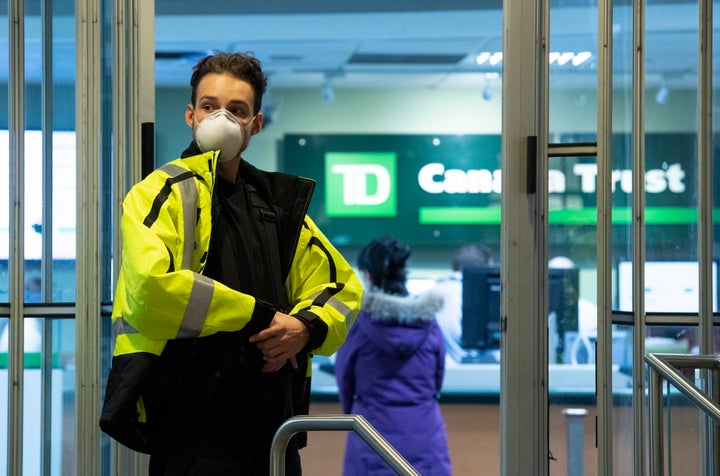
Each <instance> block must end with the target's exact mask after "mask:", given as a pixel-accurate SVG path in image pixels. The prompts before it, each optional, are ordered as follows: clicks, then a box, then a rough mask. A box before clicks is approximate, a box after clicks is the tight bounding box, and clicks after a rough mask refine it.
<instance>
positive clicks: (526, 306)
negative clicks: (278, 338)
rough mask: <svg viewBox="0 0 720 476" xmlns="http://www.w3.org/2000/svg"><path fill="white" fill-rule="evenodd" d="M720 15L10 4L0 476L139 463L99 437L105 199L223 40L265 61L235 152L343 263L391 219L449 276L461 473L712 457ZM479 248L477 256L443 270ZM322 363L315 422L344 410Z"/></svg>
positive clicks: (424, 5)
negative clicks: (304, 187) (308, 188)
mask: <svg viewBox="0 0 720 476" xmlns="http://www.w3.org/2000/svg"><path fill="white" fill-rule="evenodd" d="M719 4H720V2H718V1H700V0H645V1H642V2H630V1H626V0H618V1H598V2H588V1H584V0H562V1H561V0H557V1H550V2H540V3H539V4H538V2H535V1H534V0H517V1H515V0H513V1H512V2H510V1H501V0H490V1H486V2H471V1H469V0H447V1H444V2H431V1H426V0H414V1H413V0H395V1H393V2H383V1H376V0H370V1H364V2H360V1H349V2H333V1H330V0H315V1H296V2H285V1H282V0H266V1H262V2H260V1H247V2H234V1H231V0H216V1H213V2H190V1H170V0H155V1H154V2H144V0H122V1H110V0H73V1H69V0H54V1H50V0H32V1H21V0H9V1H8V2H5V3H4V4H3V5H0V17H1V18H2V19H3V20H4V21H5V23H4V24H5V25H7V27H6V28H3V29H0V39H2V40H3V41H2V43H3V44H4V45H5V47H4V49H3V50H0V51H3V52H2V53H0V89H2V90H3V91H4V92H5V94H3V95H2V98H0V104H2V106H3V109H4V111H5V114H3V115H0V154H4V160H2V162H0V163H2V167H5V173H3V174H0V448H1V449H0V476H3V475H8V476H15V475H18V476H19V475H43V476H44V475H53V476H56V475H57V476H60V475H63V476H65V475H92V476H96V475H113V476H114V475H121V476H125V475H140V474H147V465H148V459H147V456H146V455H143V454H140V453H137V452H134V451H132V450H130V449H128V448H125V447H123V446H122V445H120V444H118V443H116V442H115V441H113V440H112V439H111V438H109V437H108V436H107V435H106V434H104V433H103V432H102V431H100V428H99V426H98V419H99V414H100V409H101V406H102V401H103V396H104V391H105V385H106V380H107V375H108V372H109V369H110V363H111V358H112V350H113V349H112V346H113V338H112V329H111V322H110V309H111V305H112V302H113V298H114V296H113V293H114V291H115V285H116V280H117V275H118V270H119V265H120V249H121V243H120V232H119V217H120V214H121V209H120V203H121V201H122V199H123V197H124V195H125V194H126V193H127V191H128V190H129V188H130V187H131V186H132V185H133V184H135V183H137V182H138V181H139V180H141V179H142V177H144V176H145V175H147V174H148V173H149V172H150V171H151V170H153V169H154V168H156V167H160V166H162V165H164V164H166V163H167V162H169V161H171V160H174V159H176V158H178V157H179V156H180V154H181V153H182V151H183V150H184V149H185V148H186V147H187V145H188V144H189V143H190V141H191V139H192V130H191V129H190V128H189V127H188V126H187V124H186V122H185V116H184V114H185V110H186V108H187V105H188V103H189V102H190V84H189V79H190V75H191V74H192V68H193V66H194V65H195V63H196V62H197V61H198V60H199V59H200V58H202V57H204V56H205V55H207V54H211V53H213V52H219V51H225V52H251V53H252V54H253V55H254V56H256V57H257V58H258V59H259V60H260V61H261V63H262V65H263V69H264V71H265V73H266V74H267V76H268V89H267V92H266V94H265V97H264V99H263V107H262V113H263V117H264V123H263V127H262V131H261V132H260V133H259V134H257V135H255V136H253V138H252V140H251V142H250V145H249V147H248V149H247V150H246V151H245V152H244V153H243V158H244V159H245V160H247V161H248V162H250V163H251V164H253V165H254V166H256V167H258V168H260V169H263V170H268V171H280V172H288V173H292V174H296V175H300V176H303V177H307V178H310V179H313V180H314V181H315V190H314V193H313V198H312V200H311V202H310V206H309V210H308V215H310V216H311V217H312V219H313V220H314V221H315V223H316V224H317V225H318V227H319V228H320V229H321V230H322V231H323V233H324V234H325V235H326V237H327V238H328V239H329V240H330V242H331V243H332V244H333V245H334V246H335V247H336V248H337V249H338V250H339V251H340V252H341V253H342V254H343V256H344V257H345V258H346V259H347V260H348V261H349V263H350V264H351V265H352V266H353V267H355V268H356V270H357V259H358V254H359V252H360V250H361V249H362V248H363V247H364V246H365V245H366V244H367V243H369V242H370V241H371V240H373V239H374V238H377V237H381V236H392V237H395V238H397V239H398V240H400V241H402V242H403V243H406V244H407V245H408V246H409V248H410V250H411V255H410V258H409V261H408V280H407V287H408V290H409V291H410V292H411V293H412V294H422V293H426V292H428V291H431V290H433V289H437V288H438V286H443V285H445V284H447V283H450V282H453V281H454V282H456V283H457V287H456V288H457V290H458V291H459V292H460V293H461V294H460V296H461V297H462V299H461V301H459V302H461V303H462V304H458V311H459V313H458V315H457V316H456V320H455V322H454V327H453V329H452V330H449V329H448V328H445V327H444V326H441V327H442V330H443V332H444V339H445V349H446V356H445V369H444V376H443V383H442V390H441V392H440V394H439V396H438V398H439V401H440V405H441V410H442V414H443V417H444V419H445V424H446V428H447V436H448V443H449V450H450V458H451V462H452V467H453V474H456V475H458V476H464V475H477V474H483V475H485V474H502V475H518V476H520V475H522V476H525V475H558V476H559V475H573V476H574V475H581V474H582V475H637V476H640V475H646V474H673V472H674V473H675V474H683V475H693V474H717V472H718V469H717V468H719V467H720V436H718V435H719V434H720V432H718V428H717V425H718V422H719V421H720V406H719V404H718V401H719V395H720V391H719V390H718V388H720V384H718V382H719V381H720V380H718V378H717V375H716V374H715V372H716V371H717V368H718V367H720V364H718V362H717V358H716V354H717V353H718V351H719V349H720V332H718V331H717V326H718V325H720V321H718V319H717V313H718V270H717V264H718V259H720V246H719V245H720V240H719V239H718V238H717V237H716V236H715V232H716V231H717V227H716V226H715V223H716V222H717V220H715V218H717V217H718V214H717V210H716V208H715V202H716V201H718V202H720V192H718V191H717V190H720V183H719V182H720V172H717V171H716V170H715V168H716V166H717V165H716V164H717V163H718V161H716V160H714V159H716V158H718V154H719V153H718V151H719V150H720V148H719V147H718V142H717V140H718V138H720V136H718V134H717V130H718V120H717V119H716V117H715V115H716V114H715V113H716V112H717V111H718V99H717V95H716V94H715V92H716V91H717V88H718V78H720V71H719V72H718V74H715V71H718V68H719V66H718V65H717V64H714V63H713V61H712V59H713V57H716V56H717V55H716V54H715V52H717V51H718V48H720V45H718V39H717V38H718V35H715V31H719V29H718V25H719V20H718V10H719V9H718V8H717V7H719V6H720V5H719ZM715 63H717V62H715ZM337 164H341V165H342V166H343V167H341V168H337V167H334V165H337ZM352 167H356V168H355V169H353V168H352ZM338 170H344V172H338ZM358 170H359V171H360V172H358ZM716 177H718V178H716ZM468 244H476V245H481V246H482V247H484V249H487V250H488V252H489V254H490V257H491V259H490V260H489V261H488V262H487V263H485V264H484V265H477V266H468V267H465V268H462V269H454V268H453V260H454V258H455V256H456V253H457V252H458V250H459V249H460V248H461V247H463V246H464V245H468ZM716 249H717V250H718V251H716ZM716 255H718V256H719V258H715V256H716ZM335 362H336V355H316V356H314V357H313V360H312V387H311V405H310V414H311V415H313V416H323V415H326V416H333V415H338V414H340V413H341V412H342V410H341V407H340V404H339V402H338V385H337V381H336V375H335ZM346 434H347V431H339V432H338V431H310V432H309V433H308V442H309V444H308V446H307V448H304V449H303V450H302V451H301V457H302V461H303V469H304V473H305V474H308V475H315V474H317V475H320V474H322V475H332V474H342V470H343V468H342V465H343V455H344V451H345V441H346Z"/></svg>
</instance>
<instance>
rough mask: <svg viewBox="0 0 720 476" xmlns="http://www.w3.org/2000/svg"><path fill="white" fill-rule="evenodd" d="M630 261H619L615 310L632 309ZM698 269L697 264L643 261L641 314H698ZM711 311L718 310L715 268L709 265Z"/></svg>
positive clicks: (716, 273) (716, 269)
mask: <svg viewBox="0 0 720 476" xmlns="http://www.w3.org/2000/svg"><path fill="white" fill-rule="evenodd" d="M632 265H633V264H632V261H620V262H619V263H618V272H617V284H618V286H617V288H618V310H620V311H627V312H631V311H632V310H633V280H632V274H633V270H632ZM699 273H700V270H699V264H698V262H697V261H646V262H645V311H646V312H660V313H662V312H667V313H676V312H677V313H684V312H698V308H699V307H700V284H699V282H700V274H699ZM712 277H713V287H712V303H713V311H714V312H717V310H718V288H717V287H718V266H717V262H715V261H713V263H712Z"/></svg>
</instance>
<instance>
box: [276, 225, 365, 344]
mask: <svg viewBox="0 0 720 476" xmlns="http://www.w3.org/2000/svg"><path fill="white" fill-rule="evenodd" d="M287 284H288V293H289V297H290V302H291V303H292V306H293V308H292V310H291V311H290V314H291V315H293V316H296V317H298V318H299V319H301V320H302V321H304V322H306V323H307V324H308V325H309V326H310V327H311V334H312V328H313V327H314V324H317V321H318V320H319V321H320V322H321V323H322V326H321V328H322V331H323V332H322V334H324V336H323V335H321V336H320V338H319V339H317V341H316V342H311V348H310V350H311V351H312V352H313V353H316V354H319V355H332V354H333V353H334V352H335V351H336V350H337V349H338V347H339V346H340V344H342V343H343V341H344V340H345V335H346V332H347V329H348V328H349V327H350V325H351V324H352V322H353V321H354V319H355V316H356V315H357V313H358V311H359V309H360V303H361V301H362V294H363V289H362V285H361V284H360V281H359V280H358V278H357V276H356V275H355V272H354V271H353V269H352V267H351V266H350V264H348V262H347V261H346V260H345V258H343V256H342V255H341V254H340V253H339V252H338V251H337V250H336V249H335V247H334V246H333V245H332V244H331V243H330V241H329V240H328V239H327V238H326V237H325V235H323V233H322V232H321V231H320V229H319V228H318V227H317V226H316V225H315V223H313V221H312V220H311V219H310V218H309V217H305V222H304V224H303V227H302V230H301V233H300V239H299V240H298V246H297V250H296V253H295V257H294V259H293V264H292V268H291V270H290V273H289V275H288V281H287Z"/></svg>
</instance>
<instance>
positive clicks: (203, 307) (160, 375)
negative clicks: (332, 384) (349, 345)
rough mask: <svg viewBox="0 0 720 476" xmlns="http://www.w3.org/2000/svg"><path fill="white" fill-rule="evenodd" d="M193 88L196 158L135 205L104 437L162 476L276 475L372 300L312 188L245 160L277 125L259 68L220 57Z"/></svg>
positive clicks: (143, 191)
mask: <svg viewBox="0 0 720 476" xmlns="http://www.w3.org/2000/svg"><path fill="white" fill-rule="evenodd" d="M190 84H191V86H192V95H191V104H189V105H188V106H187V110H186V111H185V121H186V122H187V124H188V126H189V127H191V128H192V129H193V141H192V143H191V144H190V146H189V147H188V149H187V150H185V151H184V152H183V154H182V158H181V159H178V160H175V161H173V162H170V163H169V164H166V165H165V166H163V167H161V168H159V169H158V170H156V171H154V172H153V173H152V174H150V175H149V176H148V177H147V178H146V179H144V180H143V181H142V182H140V183H139V184H137V185H136V186H135V187H133V189H132V190H131V191H130V192H129V194H128V195H127V197H126V199H125V201H124V204H123V217H122V223H121V228H122V235H123V256H122V267H121V270H120V276H119V280H118V287H117V292H116V297H115V304H114V309H113V330H114V333H115V338H116V342H115V350H114V357H113V369H112V371H111V375H110V378H109V379H108V388H107V394H106V401H105V406H104V409H103V418H102V419H101V425H104V426H103V429H104V430H105V431H107V432H108V433H109V434H110V435H111V436H113V437H115V438H116V439H118V441H120V442H122V443H124V444H126V445H127V446H129V447H131V448H134V449H137V450H139V451H144V452H147V453H150V455H151V456H150V474H151V475H200V474H203V475H204V474H212V475H224V474H228V475H229V474H233V475H239V474H243V475H265V474H268V471H269V461H270V445H271V442H272V438H273V436H274V434H275V432H276V430H277V429H278V427H279V426H280V425H281V424H282V422H283V421H285V420H286V419H287V418H289V417H291V416H293V415H296V414H299V413H300V414H302V413H307V411H308V409H307V406H308V404H309V390H310V389H309V369H310V365H309V364H310V362H309V360H310V359H309V358H308V357H309V355H310V353H311V352H312V353H318V354H322V355H330V354H332V353H333V352H335V350H336V349H337V348H338V347H339V346H340V344H341V343H342V342H343V340H344V339H345V332H346V321H348V322H352V321H351V320H350V319H352V318H353V317H354V314H355V313H357V311H358V308H359V305H360V301H361V298H362V288H361V285H360V283H359V281H358V279H357V277H356V276H355V274H354V272H353V271H352V268H351V267H350V266H349V264H348V263H347V262H346V261H345V259H344V258H343V257H342V256H341V255H340V254H339V253H338V251H337V250H336V249H335V248H334V247H333V246H332V245H331V244H330V242H329V241H328V240H327V238H326V237H325V236H324V235H323V234H322V233H321V232H320V230H319V229H318V228H317V227H316V225H315V224H314V223H313V221H312V220H311V219H310V218H309V217H308V216H307V215H306V211H307V207H308V204H309V201H310V197H311V194H312V191H313V188H314V182H312V181H310V180H307V179H303V178H300V177H297V176H293V175H289V174H283V173H278V172H265V171H261V170H259V169H256V168H255V167H253V166H252V165H251V164H250V163H248V162H247V161H246V160H245V159H244V158H243V157H242V152H243V151H244V150H245V149H246V148H247V146H248V143H249V140H250V138H251V137H252V136H253V135H255V134H257V133H258V132H260V130H261V129H262V125H263V114H262V112H261V106H262V96H263V93H264V92H265V89H266V84H267V80H266V78H265V76H264V74H263V72H262V70H261V66H260V63H259V61H257V60H256V59H255V58H254V57H252V56H251V55H244V54H225V53H218V54H216V55H211V56H208V57H206V58H204V59H202V60H201V61H200V62H199V63H198V64H197V65H196V66H195V68H194V73H193V75H192V78H191V80H190ZM127 389H130V390H129V391H128V390H127ZM133 391H134V392H135V393H133ZM128 394H129V398H128ZM136 397H139V398H136ZM128 401H131V403H132V405H130V408H129V409H128ZM136 409H137V410H136ZM129 419H132V420H133V421H132V424H130V423H129ZM118 421H119V422H120V423H118ZM123 424H124V425H125V428H122V426H123ZM118 427H121V428H120V430H118ZM128 427H129V428H128ZM298 440H302V438H293V440H292V441H291V442H290V444H289V446H288V450H287V453H286V474H288V475H299V474H301V468H300V458H299V454H298V447H300V446H302V445H303V444H304V442H303V441H298Z"/></svg>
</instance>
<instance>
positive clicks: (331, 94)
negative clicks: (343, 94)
mask: <svg viewBox="0 0 720 476" xmlns="http://www.w3.org/2000/svg"><path fill="white" fill-rule="evenodd" d="M320 97H321V98H322V100H323V101H325V102H333V101H335V88H334V87H333V85H332V83H331V82H330V80H329V79H326V80H325V82H324V83H323V86H322V90H321V91H320Z"/></svg>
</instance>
